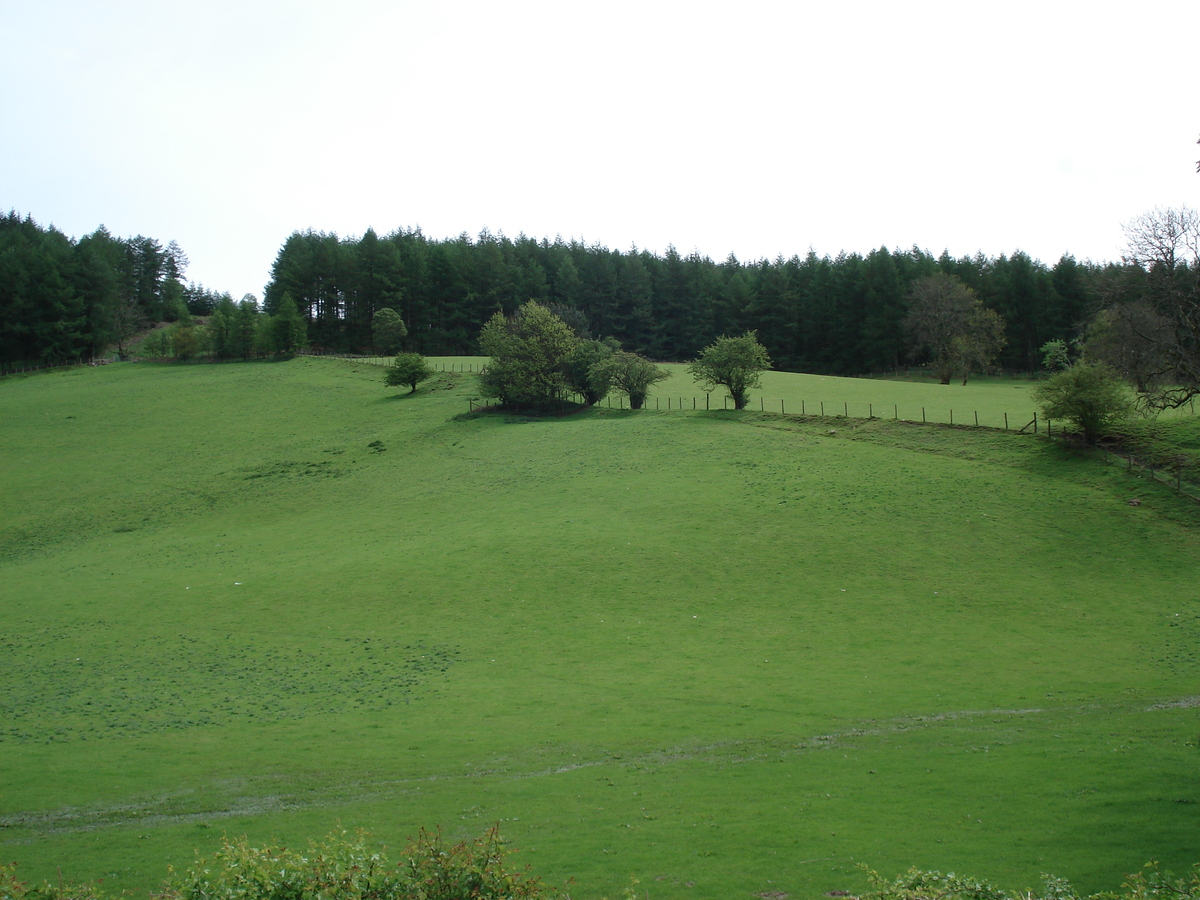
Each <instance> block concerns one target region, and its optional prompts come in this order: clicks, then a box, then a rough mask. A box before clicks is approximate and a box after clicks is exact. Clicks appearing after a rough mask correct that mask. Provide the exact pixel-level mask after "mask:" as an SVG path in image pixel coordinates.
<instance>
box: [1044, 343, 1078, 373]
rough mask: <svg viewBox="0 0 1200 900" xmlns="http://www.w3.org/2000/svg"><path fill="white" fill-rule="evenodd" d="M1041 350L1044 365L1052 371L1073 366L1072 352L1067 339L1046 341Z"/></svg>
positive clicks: (1059, 370)
mask: <svg viewBox="0 0 1200 900" xmlns="http://www.w3.org/2000/svg"><path fill="white" fill-rule="evenodd" d="M1041 352H1042V366H1043V367H1044V368H1046V369H1049V370H1050V371H1051V372H1061V371H1062V370H1063V369H1069V368H1071V352H1070V349H1069V348H1068V347H1067V342H1066V341H1046V343H1044V344H1042V351H1041Z"/></svg>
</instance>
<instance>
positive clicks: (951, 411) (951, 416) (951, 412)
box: [950, 410, 954, 425]
mask: <svg viewBox="0 0 1200 900" xmlns="http://www.w3.org/2000/svg"><path fill="white" fill-rule="evenodd" d="M950 424H951V425H953V424H954V410H950Z"/></svg>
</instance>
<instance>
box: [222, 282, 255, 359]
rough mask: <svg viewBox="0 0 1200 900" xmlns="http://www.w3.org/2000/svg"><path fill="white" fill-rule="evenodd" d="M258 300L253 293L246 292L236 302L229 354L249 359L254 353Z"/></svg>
mask: <svg viewBox="0 0 1200 900" xmlns="http://www.w3.org/2000/svg"><path fill="white" fill-rule="evenodd" d="M258 319H259V315H258V300H256V299H255V297H254V295H253V294H246V295H245V296H244V297H242V299H241V300H240V301H239V302H238V305H237V312H236V313H234V316H233V324H232V328H231V330H230V354H229V355H230V356H240V357H241V358H242V359H249V358H250V357H251V355H252V354H253V353H254V349H255V344H254V341H255V338H256V337H257V335H258Z"/></svg>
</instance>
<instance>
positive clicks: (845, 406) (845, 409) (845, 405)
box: [842, 402, 850, 419]
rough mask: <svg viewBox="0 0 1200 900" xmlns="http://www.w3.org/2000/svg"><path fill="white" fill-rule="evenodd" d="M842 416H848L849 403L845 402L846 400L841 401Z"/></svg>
mask: <svg viewBox="0 0 1200 900" xmlns="http://www.w3.org/2000/svg"><path fill="white" fill-rule="evenodd" d="M842 418H843V419H848V418H850V404H849V403H846V402H843V403H842Z"/></svg>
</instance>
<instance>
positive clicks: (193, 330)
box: [169, 321, 204, 359]
mask: <svg viewBox="0 0 1200 900" xmlns="http://www.w3.org/2000/svg"><path fill="white" fill-rule="evenodd" d="M203 333H204V329H203V328H199V327H197V326H196V325H195V324H193V323H192V322H191V321H188V322H176V323H175V324H174V325H172V326H171V327H170V329H169V335H170V341H171V346H172V348H173V349H174V351H175V358H176V359H192V358H193V357H194V356H196V355H197V354H199V353H200V352H201V340H200V337H201V335H202V334H203Z"/></svg>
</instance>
